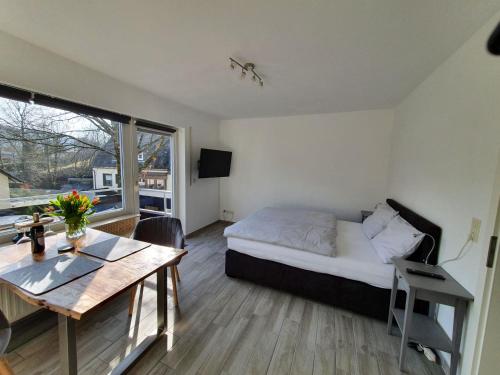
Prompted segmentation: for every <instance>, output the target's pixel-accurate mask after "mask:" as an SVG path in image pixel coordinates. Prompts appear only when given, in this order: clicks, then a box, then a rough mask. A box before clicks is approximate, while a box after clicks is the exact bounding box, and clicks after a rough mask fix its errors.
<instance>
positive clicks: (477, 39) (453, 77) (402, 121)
mask: <svg viewBox="0 0 500 375" xmlns="http://www.w3.org/2000/svg"><path fill="white" fill-rule="evenodd" d="M499 18H500V13H498V14H497V15H496V16H495V17H493V18H492V19H491V21H490V22H488V24H487V25H485V26H484V27H483V28H481V29H480V30H479V31H478V32H477V33H476V34H474V36H473V37H472V38H471V39H470V40H469V41H467V42H466V43H465V44H464V45H463V46H462V47H461V48H460V49H459V50H457V51H456V53H454V54H453V55H452V56H451V57H450V58H449V59H448V60H447V61H446V62H445V63H443V64H442V65H441V66H439V68H438V69H437V70H436V71H435V72H434V73H433V74H431V75H430V76H429V77H428V78H427V79H426V80H425V81H424V82H423V83H422V84H421V85H419V86H418V87H417V88H416V89H415V90H414V91H413V92H412V93H411V94H410V95H409V96H408V97H407V98H406V99H405V100H404V101H403V102H402V103H401V104H400V105H399V106H398V107H397V109H396V111H395V129H394V137H393V151H392V156H391V169H390V170H391V173H390V184H389V195H390V196H392V197H394V198H395V199H397V200H399V201H401V202H402V203H404V204H405V205H408V206H409V207H410V208H412V209H414V210H416V211H417V212H419V213H421V214H422V215H424V216H425V217H427V218H429V219H430V220H432V221H434V222H436V223H437V224H439V225H440V226H441V227H442V228H443V239H442V243H441V249H440V254H439V260H441V261H442V260H444V259H447V258H450V257H453V256H455V255H456V254H457V252H458V250H459V249H460V248H461V246H462V244H463V243H464V241H465V240H466V238H467V236H468V232H469V228H470V224H471V219H472V217H477V218H479V219H481V220H482V222H483V230H482V232H481V234H480V240H479V243H478V244H474V245H472V246H470V251H469V252H468V254H467V255H466V256H465V257H464V258H463V259H461V260H459V261H457V262H453V263H448V264H446V265H445V268H446V269H447V270H448V271H449V272H450V273H451V274H452V275H453V276H454V277H455V278H456V279H457V280H458V281H459V282H460V283H462V285H463V286H464V287H466V288H467V289H468V290H469V291H470V292H472V293H473V294H474V295H475V298H476V300H475V303H474V304H473V305H472V308H471V309H470V311H469V319H468V323H467V334H466V336H465V347H464V349H463V353H464V357H463V364H462V365H463V367H462V372H461V373H462V374H464V375H465V374H470V373H471V364H472V357H473V349H474V345H475V340H476V333H477V325H478V317H479V308H480V302H481V296H482V290H483V278H484V274H485V272H486V268H485V266H484V259H485V252H486V249H487V243H488V238H489V237H488V236H489V234H490V233H487V232H486V230H484V229H485V228H486V227H487V224H488V221H489V220H488V219H489V215H490V211H491V210H490V209H491V207H490V202H491V198H492V190H493V185H494V177H495V168H496V162H497V160H498V159H497V156H498V152H499V150H500V58H498V57H496V58H495V57H493V56H490V55H488V54H487V53H486V51H485V42H486V40H487V38H488V35H489V34H490V33H491V31H492V30H493V28H494V26H495V25H496V22H498V19H499ZM452 319H453V315H452V310H451V309H446V308H442V309H440V312H439V321H440V322H441V324H442V325H443V326H444V327H445V329H446V330H447V331H448V332H451V330H452Z"/></svg>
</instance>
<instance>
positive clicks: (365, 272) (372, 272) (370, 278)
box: [227, 220, 394, 289]
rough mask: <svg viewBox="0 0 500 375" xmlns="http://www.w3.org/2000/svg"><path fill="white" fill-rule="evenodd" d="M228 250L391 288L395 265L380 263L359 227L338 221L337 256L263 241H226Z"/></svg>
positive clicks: (229, 239)
mask: <svg viewBox="0 0 500 375" xmlns="http://www.w3.org/2000/svg"><path fill="white" fill-rule="evenodd" d="M227 245H228V248H229V249H232V250H236V251H238V252H240V253H243V254H247V255H250V256H253V257H256V258H260V259H266V260H272V261H275V262H279V263H283V264H286V265H289V266H292V267H297V268H302V269H306V270H309V271H315V272H320V273H326V274H330V275H334V276H339V277H343V278H346V279H351V280H357V281H361V282H364V283H367V284H370V285H373V286H376V287H379V288H386V289H391V288H392V278H393V273H394V265H392V264H385V263H383V262H382V261H381V260H380V258H379V257H378V256H377V254H376V253H375V250H374V249H373V248H372V245H371V244H370V241H369V240H368V238H367V237H366V236H365V235H364V234H363V232H362V230H361V224H359V223H353V222H349V221H342V220H338V221H337V256H335V257H330V256H325V255H320V254H315V253H311V252H307V251H302V250H297V249H292V248H289V247H284V246H279V245H272V244H269V243H265V242H258V241H252V240H244V239H239V238H234V237H229V238H228V239H227Z"/></svg>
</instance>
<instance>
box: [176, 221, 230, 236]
mask: <svg viewBox="0 0 500 375" xmlns="http://www.w3.org/2000/svg"><path fill="white" fill-rule="evenodd" d="M218 223H222V224H233V223H232V222H230V221H225V220H215V221H214V222H213V223H210V224H207V225H205V226H203V227H201V228H200V229H196V230H195V231H194V232H191V233H188V234H187V235H186V239H189V238H192V237H195V236H197V235H199V234H200V233H202V232H203V231H204V230H206V229H207V228H209V227H211V226H212V225H214V224H218Z"/></svg>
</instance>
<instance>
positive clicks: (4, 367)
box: [0, 358, 14, 375]
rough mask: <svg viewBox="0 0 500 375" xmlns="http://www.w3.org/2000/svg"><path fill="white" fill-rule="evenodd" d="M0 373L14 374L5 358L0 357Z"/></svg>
mask: <svg viewBox="0 0 500 375" xmlns="http://www.w3.org/2000/svg"><path fill="white" fill-rule="evenodd" d="M0 375H14V372H13V371H12V369H11V368H10V366H9V363H8V362H7V360H6V359H5V358H0Z"/></svg>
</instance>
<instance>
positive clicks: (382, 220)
mask: <svg viewBox="0 0 500 375" xmlns="http://www.w3.org/2000/svg"><path fill="white" fill-rule="evenodd" d="M397 215H398V212H397V211H395V210H394V209H393V208H392V207H391V206H389V205H388V204H386V203H379V204H377V206H376V207H375V212H374V213H373V214H371V215H370V216H368V217H367V218H366V219H365V221H363V226H362V229H363V233H364V234H365V236H366V237H368V239H369V240H371V239H372V238H373V237H375V236H376V235H377V234H379V233H380V232H382V231H383V230H384V228H385V227H386V226H387V224H389V222H390V221H391V220H392V218H393V217H394V216H397Z"/></svg>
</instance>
